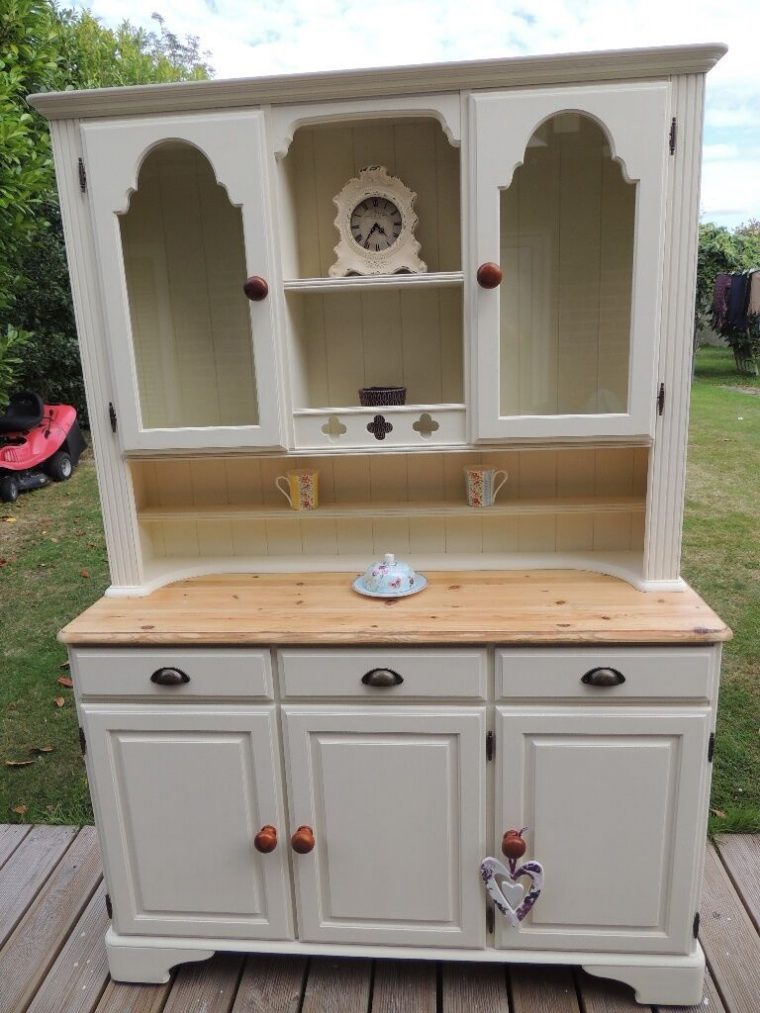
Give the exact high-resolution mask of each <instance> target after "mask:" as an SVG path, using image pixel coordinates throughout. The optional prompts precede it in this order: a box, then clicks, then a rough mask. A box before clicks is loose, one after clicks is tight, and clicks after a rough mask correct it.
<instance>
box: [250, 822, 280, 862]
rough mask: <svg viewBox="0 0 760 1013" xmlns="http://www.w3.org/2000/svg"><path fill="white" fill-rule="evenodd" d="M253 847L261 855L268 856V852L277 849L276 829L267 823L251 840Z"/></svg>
mask: <svg viewBox="0 0 760 1013" xmlns="http://www.w3.org/2000/svg"><path fill="white" fill-rule="evenodd" d="M253 846H254V848H255V849H256V850H257V851H260V852H261V853H262V855H268V854H269V852H270V851H274V849H275V848H276V847H277V827H273V826H272V825H271V823H267V825H266V826H265V827H262V828H261V830H259V832H258V833H257V834H256V836H255V837H254V838H253Z"/></svg>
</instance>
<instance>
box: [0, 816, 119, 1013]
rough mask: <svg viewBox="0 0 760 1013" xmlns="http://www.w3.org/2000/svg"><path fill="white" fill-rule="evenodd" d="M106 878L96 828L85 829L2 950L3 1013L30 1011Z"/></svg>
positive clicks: (0, 1005)
mask: <svg viewBox="0 0 760 1013" xmlns="http://www.w3.org/2000/svg"><path fill="white" fill-rule="evenodd" d="M30 836H31V835H30ZM101 876H102V872H101V868H100V849H99V848H98V843H97V838H96V836H95V828H94V827H83V828H82V829H81V830H80V831H79V833H78V834H77V836H76V838H75V839H74V841H73V842H72V844H71V847H70V848H69V849H68V850H67V851H66V854H65V855H64V856H63V858H62V859H61V860H60V862H59V863H58V865H56V867H55V869H54V870H53V871H52V873H51V875H50V877H49V878H48V880H47V881H46V883H45V885H44V886H43V888H42V889H41V890H40V892H39V893H38V894H37V896H36V897H35V899H34V901H33V902H32V904H31V906H30V907H29V909H28V910H27V912H26V914H25V915H24V917H23V918H22V919H21V921H20V922H19V923H18V925H17V926H16V929H15V930H14V932H13V935H12V936H11V937H10V939H9V940H8V942H7V943H6V944H5V946H4V947H3V949H2V951H0V981H1V982H2V983H3V987H2V990H1V991H0V1013H19V1011H20V1010H25V1009H26V1007H27V1005H28V1004H29V1002H30V1001H31V1000H32V998H33V997H34V995H35V993H36V992H37V991H38V990H39V987H40V985H41V984H42V982H43V980H44V978H45V976H46V975H47V972H48V970H49V968H50V966H51V965H52V964H53V962H54V961H55V958H56V956H57V955H58V951H59V950H60V949H61V948H62V946H63V944H64V943H65V941H66V939H67V938H68V936H69V934H70V933H71V930H72V927H73V925H74V924H75V923H76V921H77V919H78V917H79V914H80V912H81V911H82V909H83V908H84V907H85V906H86V904H87V902H88V901H89V899H90V897H91V896H92V894H93V893H94V891H95V888H96V887H97V885H98V882H99V880H100V878H101Z"/></svg>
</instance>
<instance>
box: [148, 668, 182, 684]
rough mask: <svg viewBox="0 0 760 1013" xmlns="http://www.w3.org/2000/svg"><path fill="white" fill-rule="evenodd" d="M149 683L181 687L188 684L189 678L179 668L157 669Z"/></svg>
mask: <svg viewBox="0 0 760 1013" xmlns="http://www.w3.org/2000/svg"><path fill="white" fill-rule="evenodd" d="M150 681H151V682H155V683H157V684H158V685H159V686H181V685H182V684H183V683H185V682H190V676H189V675H186V674H185V673H184V672H183V671H182V669H181V668H157V669H156V671H155V672H154V673H153V675H152V676H151V677H150Z"/></svg>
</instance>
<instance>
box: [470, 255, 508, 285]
mask: <svg viewBox="0 0 760 1013" xmlns="http://www.w3.org/2000/svg"><path fill="white" fill-rule="evenodd" d="M475 277H476V278H477V279H478V285H480V287H481V288H498V286H499V285H501V279H502V273H501V268H500V267H499V265H498V264H493V263H491V261H490V260H489V261H486V263H485V264H481V265H480V267H479V268H478V273H477V274H476V275H475Z"/></svg>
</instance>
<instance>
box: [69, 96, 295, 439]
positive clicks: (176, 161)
mask: <svg viewBox="0 0 760 1013" xmlns="http://www.w3.org/2000/svg"><path fill="white" fill-rule="evenodd" d="M82 134H83V144H84V152H85V164H86V167H87V187H88V192H89V197H90V202H91V209H92V217H93V225H94V231H95V241H96V248H97V253H98V263H99V269H100V277H101V284H102V298H103V308H104V313H105V318H106V319H105V324H106V328H107V332H108V341H109V345H110V353H111V362H112V367H113V382H114V387H115V391H116V402H117V404H116V407H117V410H118V418H119V432H120V434H121V440H122V444H123V446H124V448H125V449H126V450H146V449H147V450H150V449H164V448H169V449H173V448H180V449H181V448H188V449H192V448H205V447H219V448H223V447H234V446H276V445H279V444H281V442H282V440H281V423H280V407H279V398H278V377H277V368H276V355H275V343H274V338H275V326H274V313H275V305H274V304H275V294H274V293H275V292H276V286H275V285H274V284H273V283H274V280H275V279H274V278H273V258H272V254H271V247H270V242H271V228H272V226H271V221H270V215H269V208H268V204H267V172H266V163H265V160H264V151H265V145H264V124H263V115H262V114H261V113H258V112H245V113H219V114H214V115H213V116H203V115H186V116H171V117H150V118H135V119H133V120H129V121H126V122H125V121H124V120H120V121H119V122H103V123H92V124H86V125H85V126H83V127H82ZM251 275H259V276H261V277H263V278H265V279H268V281H269V284H270V288H271V291H270V293H269V295H268V296H267V297H266V298H265V299H263V300H261V301H259V302H249V300H248V299H247V298H246V296H245V294H244V292H243V283H244V282H245V280H246V278H247V277H249V276H251Z"/></svg>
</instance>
